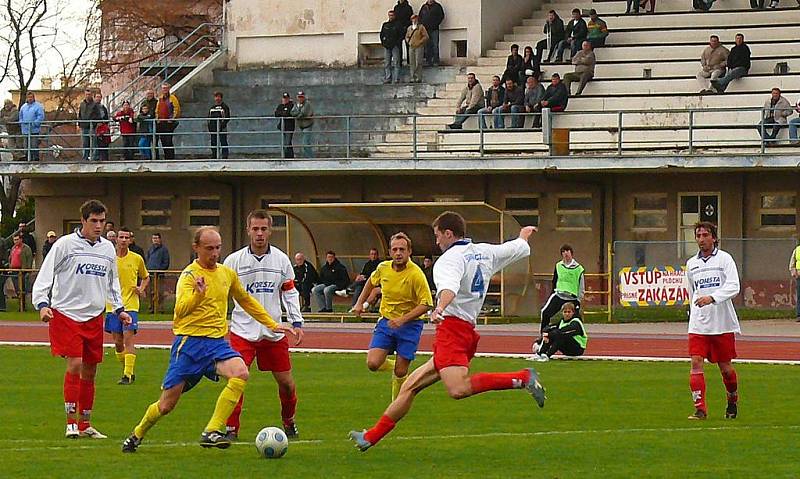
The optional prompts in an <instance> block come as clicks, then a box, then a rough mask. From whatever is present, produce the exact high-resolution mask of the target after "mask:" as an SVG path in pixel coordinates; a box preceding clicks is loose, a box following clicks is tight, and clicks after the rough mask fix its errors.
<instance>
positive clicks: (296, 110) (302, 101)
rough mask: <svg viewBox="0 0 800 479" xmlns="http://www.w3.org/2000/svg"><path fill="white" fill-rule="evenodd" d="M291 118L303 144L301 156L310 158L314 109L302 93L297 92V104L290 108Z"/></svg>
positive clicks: (312, 154)
mask: <svg viewBox="0 0 800 479" xmlns="http://www.w3.org/2000/svg"><path fill="white" fill-rule="evenodd" d="M292 116H293V117H294V118H295V120H296V121H295V124H296V125H297V127H298V128H300V141H301V142H302V144H303V156H304V157H305V158H312V157H313V156H314V153H313V152H312V151H311V144H312V141H313V138H312V133H313V131H314V109H313V108H312V107H311V103H310V102H309V101H308V100H306V94H305V93H303V92H302V91H299V92H297V103H295V104H294V106H293V107H292Z"/></svg>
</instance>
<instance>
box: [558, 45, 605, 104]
mask: <svg viewBox="0 0 800 479" xmlns="http://www.w3.org/2000/svg"><path fill="white" fill-rule="evenodd" d="M572 64H573V65H575V71H574V72H569V73H567V74H566V75H564V87H565V88H566V89H567V93H569V94H571V91H570V88H569V87H570V84H572V82H574V81H579V82H580V83H579V85H578V91H577V92H575V96H580V94H581V93H583V89H584V88H585V87H586V84H587V83H589V80H591V79H592V78H594V66H595V64H597V59H596V58H595V56H594V51H593V49H592V43H591V42H590V41H589V40H586V41H585V42H583V47H582V48H581V51H579V52H578V53H577V54H576V55H575V56H574V57H572Z"/></svg>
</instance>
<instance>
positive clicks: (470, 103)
mask: <svg viewBox="0 0 800 479" xmlns="http://www.w3.org/2000/svg"><path fill="white" fill-rule="evenodd" d="M482 100H483V87H482V86H481V84H480V82H479V81H478V78H477V77H475V74H474V73H467V86H465V87H464V89H463V90H461V95H459V96H458V102H456V117H455V120H454V121H453V123H450V124H449V125H447V128H449V129H451V130H460V129H461V127H462V126H463V125H464V122H465V121H467V118H469V116H470V115H474V114H476V113H478V110H480V109H481V101H482Z"/></svg>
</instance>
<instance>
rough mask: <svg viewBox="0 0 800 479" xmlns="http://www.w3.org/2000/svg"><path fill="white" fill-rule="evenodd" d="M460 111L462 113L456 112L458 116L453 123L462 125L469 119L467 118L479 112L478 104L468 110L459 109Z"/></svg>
mask: <svg viewBox="0 0 800 479" xmlns="http://www.w3.org/2000/svg"><path fill="white" fill-rule="evenodd" d="M459 111H460V112H461V113H456V118H455V120H453V124H454V125H458V126H461V125H463V124H464V122H465V121H467V119H468V118H469V117H470V116H472V115H474V114H475V113H478V106H477V105H476V106H474V107H472V108H468V109H466V110H463V109H459Z"/></svg>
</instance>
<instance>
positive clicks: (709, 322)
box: [686, 222, 741, 420]
mask: <svg viewBox="0 0 800 479" xmlns="http://www.w3.org/2000/svg"><path fill="white" fill-rule="evenodd" d="M694 236H695V240H697V246H698V247H699V248H700V251H699V252H698V253H697V255H696V256H692V257H691V258H689V260H688V261H687V262H686V277H687V279H688V280H689V294H690V298H691V303H690V306H689V308H690V309H689V355H690V356H691V358H692V371H691V375H690V377H689V386H690V389H691V391H692V399H693V400H694V407H695V412H694V414H692V415H691V416H689V419H693V420H703V419H705V418H706V417H708V409H707V408H706V380H705V376H704V375H703V360H704V359H708V361H709V362H711V363H717V366H719V370H720V372H721V373H722V382H723V383H724V384H725V389H726V390H727V391H728V406H727V408H726V410H725V418H726V419H736V415H737V413H738V406H737V404H738V400H739V395H738V392H737V391H738V381H737V378H736V370H735V369H734V368H733V364H731V360H732V359H734V358H736V338H735V336H734V335H735V334H736V333H741V329H739V320H738V318H737V317H736V310H735V309H734V307H733V298H734V297H736V295H737V294H739V272H738V271H737V270H736V263H735V262H734V261H733V258H732V257H731V255H729V254H728V253H726V252H725V251H722V250H721V249H719V248H718V246H717V245H718V239H717V227H716V226H715V225H714V224H712V223H709V222H700V223H697V224H695V226H694Z"/></svg>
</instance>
